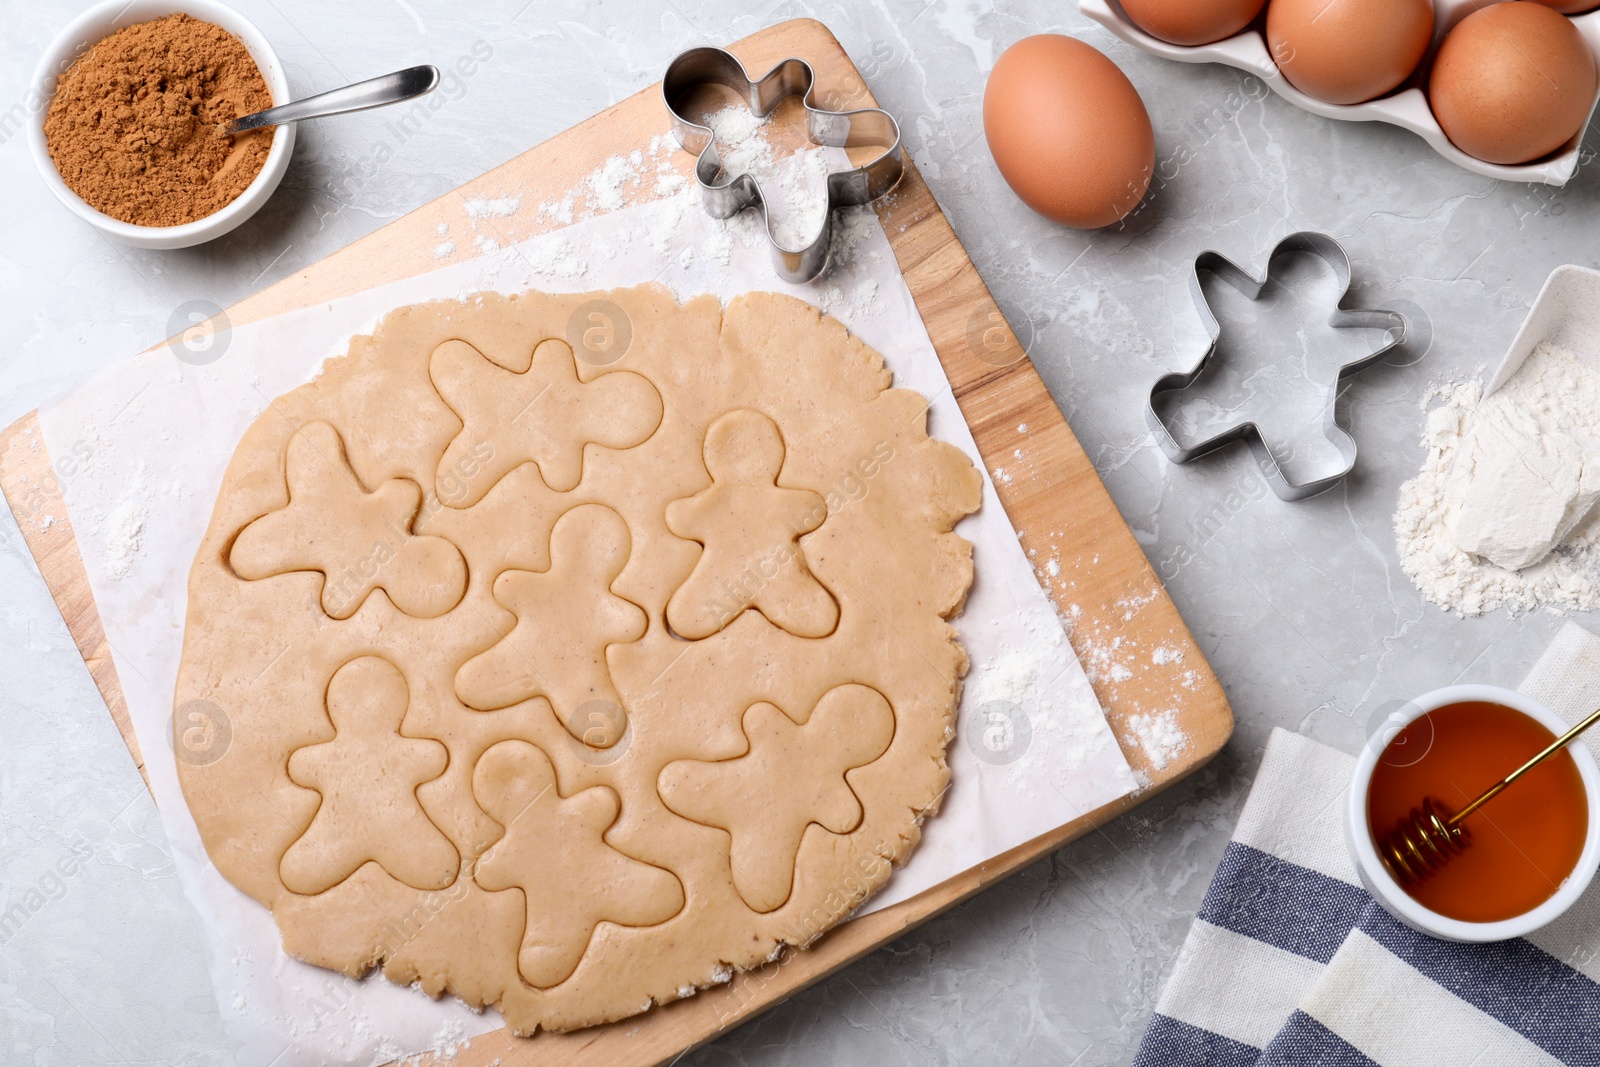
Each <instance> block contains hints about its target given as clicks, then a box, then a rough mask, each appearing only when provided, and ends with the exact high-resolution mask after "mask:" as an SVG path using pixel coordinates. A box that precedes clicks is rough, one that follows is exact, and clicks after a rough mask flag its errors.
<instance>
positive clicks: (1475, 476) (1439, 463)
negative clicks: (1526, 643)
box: [1394, 342, 1600, 615]
mask: <svg viewBox="0 0 1600 1067" xmlns="http://www.w3.org/2000/svg"><path fill="white" fill-rule="evenodd" d="M1483 389H1484V386H1483V382H1481V381H1478V380H1472V381H1465V382H1451V383H1448V384H1445V385H1442V386H1438V387H1436V388H1434V389H1433V390H1431V391H1430V392H1429V393H1428V395H1427V396H1426V397H1424V398H1423V403H1424V405H1427V404H1429V403H1430V402H1432V401H1434V400H1440V401H1442V402H1441V403H1439V404H1438V405H1437V406H1436V407H1433V408H1432V409H1431V410H1430V411H1429V412H1428V422H1427V429H1426V431H1425V433H1424V436H1423V443H1424V444H1425V445H1427V448H1428V457H1427V459H1426V460H1425V461H1424V463H1423V466H1422V472H1421V473H1420V474H1418V475H1417V476H1416V477H1415V478H1413V479H1411V481H1409V482H1407V483H1406V484H1405V485H1403V486H1401V488H1400V503H1399V508H1398V510H1397V511H1396V512H1395V517H1394V526H1395V534H1396V537H1397V539H1398V541H1399V546H1400V565H1401V568H1402V569H1403V570H1404V571H1405V573H1406V575H1407V576H1408V577H1409V578H1410V579H1411V580H1412V581H1413V582H1415V583H1416V585H1417V588H1418V589H1420V590H1422V594H1423V595H1424V596H1425V597H1427V598H1428V599H1429V600H1430V601H1432V602H1433V603H1435V604H1437V605H1439V606H1440V607H1442V608H1446V609H1448V610H1451V611H1454V612H1456V613H1457V614H1459V615H1482V614H1483V613H1485V612H1488V611H1493V610H1494V609H1495V608H1500V607H1503V608H1506V609H1507V610H1508V611H1510V612H1511V613H1512V614H1519V613H1521V612H1525V611H1532V610H1534V609H1536V608H1548V609H1551V610H1555V611H1592V610H1594V609H1595V608H1600V518H1597V512H1596V511H1595V510H1594V509H1593V505H1594V503H1595V501H1596V500H1597V499H1600V373H1597V372H1596V371H1594V370H1591V369H1590V368H1589V367H1587V366H1585V365H1584V364H1583V363H1581V362H1579V360H1578V359H1577V357H1575V356H1574V355H1573V354H1572V353H1571V352H1568V351H1567V350H1566V349H1564V348H1560V347H1558V346H1555V345H1552V344H1549V343H1548V342H1547V343H1544V344H1541V345H1539V347H1538V348H1536V349H1534V351H1533V353H1532V354H1531V355H1530V356H1529V357H1528V361H1527V362H1526V363H1524V364H1523V365H1522V367H1521V368H1520V369H1519V370H1518V371H1517V373H1516V374H1515V375H1514V376H1513V377H1512V378H1511V380H1510V381H1508V382H1507V383H1506V384H1505V385H1504V386H1502V387H1501V388H1500V390H1499V391H1498V392H1496V393H1495V394H1494V395H1492V396H1490V397H1488V398H1485V397H1484V396H1483Z"/></svg>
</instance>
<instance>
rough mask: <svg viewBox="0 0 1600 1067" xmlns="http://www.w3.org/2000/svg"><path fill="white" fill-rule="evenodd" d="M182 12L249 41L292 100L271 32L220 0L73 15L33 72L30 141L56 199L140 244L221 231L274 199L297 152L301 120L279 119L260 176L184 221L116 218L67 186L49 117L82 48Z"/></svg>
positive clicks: (279, 96) (111, 7)
mask: <svg viewBox="0 0 1600 1067" xmlns="http://www.w3.org/2000/svg"><path fill="white" fill-rule="evenodd" d="M175 14H185V15H191V16H193V17H194V18H197V19H201V20H202V21H205V22H210V23H213V24H215V25H217V26H221V27H222V28H223V29H225V30H227V31H228V32H229V33H231V34H233V35H234V36H235V37H237V38H239V40H241V41H243V42H244V46H245V48H247V49H249V51H250V56H251V58H253V59H254V60H255V61H256V66H258V67H260V68H261V76H262V77H263V78H265V79H266V82H267V89H268V90H269V91H270V92H271V93H272V102H273V105H274V106H276V105H278V104H284V103H287V102H288V101H289V79H288V78H287V77H285V76H284V73H283V65H282V64H281V63H279V62H278V56H277V54H276V53H275V52H273V50H272V46H271V45H269V44H268V43H267V39H266V38H265V37H263V36H262V35H261V31H260V30H258V29H256V28H255V26H254V25H253V24H252V23H251V22H250V21H249V20H248V19H246V18H245V17H244V16H243V15H241V14H239V13H238V12H237V11H235V10H233V8H231V7H228V6H226V5H224V4H219V3H217V2H216V0H132V2H131V3H130V2H128V0H106V2H104V3H100V4H96V5H95V6H94V7H91V8H90V9H89V10H87V11H85V12H84V13H83V14H81V15H79V16H78V17H77V18H75V19H73V20H72V22H70V23H69V24H68V25H67V28H66V29H64V30H62V31H61V33H60V35H59V36H57V37H56V39H55V40H54V41H52V42H51V44H50V47H49V48H48V49H46V50H45V53H44V55H43V56H41V57H40V58H39V66H38V67H37V68H36V69H35V70H34V73H33V89H34V92H35V93H37V94H38V96H36V97H35V99H39V100H42V101H43V103H42V104H41V105H40V106H39V109H38V111H37V112H36V113H35V114H33V115H32V116H30V117H29V120H28V148H29V150H30V151H31V152H32V153H33V163H34V166H35V167H37V168H38V169H39V176H40V177H42V178H43V179H44V183H45V184H46V185H48V186H49V187H50V191H51V192H52V193H54V194H55V196H56V199H57V200H59V201H61V202H62V203H63V204H65V205H66V206H67V208H68V209H69V210H71V211H72V212H73V214H75V215H77V216H78V217H79V218H81V219H83V220H84V221H85V222H87V223H89V224H90V225H91V226H93V227H95V228H96V229H98V230H99V231H100V232H102V233H104V234H105V235H106V236H107V237H110V238H112V239H113V240H116V241H121V242H122V243H123V244H130V245H137V246H138V247H140V248H187V247H189V246H190V245H197V244H200V243H201V242H204V241H209V240H211V239H212V238H215V237H221V236H222V235H223V234H225V233H227V232H228V231H229V230H232V229H233V228H234V227H236V226H238V225H239V224H240V223H242V222H244V220H245V219H248V218H249V217H250V216H251V215H253V214H255V213H256V211H257V210H258V209H259V208H260V207H261V205H262V204H264V203H266V202H267V198H268V197H269V196H271V195H272V191H273V190H274V189H276V188H277V187H278V182H279V181H281V180H282V179H283V174H284V171H286V170H288V168H289V155H290V153H292V152H293V151H294V125H293V124H292V123H291V124H290V125H287V126H279V127H278V128H277V132H276V133H274V134H273V138H272V149H271V150H270V151H269V152H268V153H267V161H266V163H265V164H264V165H263V166H262V168H261V173H260V174H257V175H256V178H255V181H253V182H251V183H250V184H249V185H248V186H247V187H246V188H245V190H244V192H242V193H240V194H239V195H238V196H237V197H236V198H234V200H233V201H232V202H231V203H229V204H228V205H227V206H226V207H224V208H222V209H221V210H220V211H217V212H214V213H212V214H210V215H207V216H206V217H205V218H203V219H197V220H195V221H194V222H187V223H184V224H183V225H182V226H135V225H133V224H132V223H128V222H123V221H121V220H120V219H114V218H112V217H111V216H109V215H106V214H104V213H102V212H100V211H97V210H95V209H94V208H92V207H90V206H89V205H88V204H87V203H86V202H85V201H84V199H83V198H82V197H81V196H79V195H78V194H77V193H75V192H73V191H72V190H71V189H69V188H68V187H67V183H66V182H64V181H62V180H61V173H60V172H59V171H57V170H56V165H55V161H54V160H52V159H51V158H50V151H49V149H48V148H47V147H46V145H45V139H44V120H45V116H46V115H47V114H48V113H49V109H50V104H49V101H50V98H51V97H52V96H54V95H55V90H56V81H57V79H58V78H60V77H61V75H62V74H63V73H65V72H66V70H67V68H69V67H70V66H72V64H73V62H74V61H75V60H76V59H77V58H78V57H79V56H80V55H82V54H83V53H84V52H86V51H88V49H89V46H90V45H92V44H94V43H95V42H97V41H99V40H100V39H101V38H103V37H105V36H106V35H107V34H109V33H111V32H112V31H114V30H119V29H121V28H122V27H124V26H131V25H133V24H134V23H137V22H149V21H150V20H151V19H158V18H161V17H162V16H164V15H175Z"/></svg>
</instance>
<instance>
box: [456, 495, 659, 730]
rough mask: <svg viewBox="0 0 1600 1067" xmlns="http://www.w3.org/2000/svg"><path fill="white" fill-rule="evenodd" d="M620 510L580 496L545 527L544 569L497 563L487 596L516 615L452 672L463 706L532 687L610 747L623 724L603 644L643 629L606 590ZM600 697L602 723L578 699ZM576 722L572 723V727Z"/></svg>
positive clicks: (520, 696)
mask: <svg viewBox="0 0 1600 1067" xmlns="http://www.w3.org/2000/svg"><path fill="white" fill-rule="evenodd" d="M632 547H633V539H632V536H631V535H630V534H629V532H628V524H627V523H626V522H624V521H623V519H622V516H621V515H618V514H617V513H616V512H615V511H612V510H611V509H610V508H608V507H606V506H604V505H603V504H583V505H580V506H578V507H575V508H573V509H572V510H571V511H569V512H567V513H566V514H564V515H562V516H561V518H559V519H557V520H556V524H555V526H554V527H553V528H552V529H551V530H550V569H549V570H547V571H524V570H507V571H501V572H500V574H499V576H498V577H496V578H495V580H494V598H495V600H497V601H499V602H500V604H501V605H502V606H503V607H505V608H506V609H507V610H508V611H510V612H511V613H512V614H513V615H515V616H516V617H517V624H516V626H515V627H513V628H512V630H511V632H510V633H509V634H506V635H504V637H503V638H502V639H501V640H500V641H499V642H498V643H497V644H495V645H494V646H493V647H491V648H490V649H488V651H486V652H483V653H480V654H479V655H477V656H474V657H473V658H472V659H469V660H468V661H467V662H466V663H465V664H463V665H462V667H461V669H460V670H459V671H457V672H456V696H458V697H459V698H460V699H461V702H462V703H463V704H465V705H467V706H468V707H469V708H476V709H477V710H479V711H498V710H499V709H500V708H507V707H510V706H511V705H513V704H517V703H521V702H522V701H524V700H528V699H530V698H532V697H535V696H544V697H546V698H548V699H549V701H550V704H551V706H552V707H553V708H554V709H555V713H556V717H557V718H559V719H560V720H561V722H562V724H563V725H565V726H566V727H567V730H568V731H569V732H570V733H572V735H573V736H574V737H576V738H577V739H578V740H579V741H582V742H583V743H584V744H587V745H590V746H591V747H594V748H610V747H611V746H612V745H614V744H616V743H617V741H618V740H620V739H621V737H622V734H623V733H624V732H625V731H626V729H627V716H626V714H625V713H624V712H623V710H622V698H621V696H619V695H618V693H617V691H616V688H615V686H613V685H612V683H611V670H610V668H609V666H608V665H607V664H606V646H607V645H613V644H626V643H628V642H631V641H637V640H639V638H641V637H643V636H644V632H645V627H646V626H647V625H648V622H649V617H648V616H647V615H646V614H645V612H644V609H643V608H641V607H639V606H638V605H636V604H634V603H633V602H632V601H628V600H624V599H623V598H622V597H620V596H617V595H616V594H615V593H613V592H612V591H611V583H612V582H614V581H615V580H616V578H617V575H619V574H621V573H622V569H623V567H625V566H626V565H627V563H628V555H629V553H630V552H631V551H632ZM593 701H604V702H605V704H606V705H607V706H608V712H609V713H608V714H607V715H605V716H602V717H601V718H604V719H605V720H606V721H607V722H608V723H609V729H596V728H594V727H593V725H592V723H591V725H590V726H589V728H587V729H585V728H584V724H585V723H586V722H591V720H592V718H593V717H591V716H587V715H584V714H582V713H580V711H579V709H580V708H583V707H584V705H586V704H589V703H591V702H593ZM580 731H581V732H580Z"/></svg>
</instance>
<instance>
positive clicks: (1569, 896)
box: [1345, 685, 1600, 941]
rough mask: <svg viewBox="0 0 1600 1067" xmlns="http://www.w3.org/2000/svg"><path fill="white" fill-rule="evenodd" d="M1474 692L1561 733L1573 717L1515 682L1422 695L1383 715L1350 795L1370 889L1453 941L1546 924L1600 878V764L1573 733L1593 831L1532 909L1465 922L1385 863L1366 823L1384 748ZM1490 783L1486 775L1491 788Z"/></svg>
mask: <svg viewBox="0 0 1600 1067" xmlns="http://www.w3.org/2000/svg"><path fill="white" fill-rule="evenodd" d="M1472 700H1479V701H1485V702H1488V703H1491V704H1503V705H1505V706H1506V707H1508V708H1515V709H1516V710H1517V711H1520V712H1522V713H1523V714H1524V715H1527V716H1528V717H1529V718H1532V719H1537V720H1538V721H1539V722H1541V723H1543V724H1544V725H1545V727H1546V728H1547V729H1549V730H1550V731H1551V732H1553V733H1554V734H1556V736H1558V737H1559V736H1560V735H1562V734H1564V733H1566V732H1567V730H1569V729H1570V728H1571V725H1570V724H1569V723H1567V722H1565V721H1563V720H1562V719H1561V718H1560V717H1559V716H1557V715H1556V713H1555V712H1553V711H1551V710H1550V709H1549V708H1546V707H1545V706H1544V705H1542V704H1539V703H1537V702H1536V701H1533V700H1529V699H1528V698H1527V697H1525V696H1523V695H1522V694H1521V693H1518V692H1515V691H1514V690H1510V689H1501V688H1500V687H1499V686H1493V685H1452V686H1449V687H1448V688H1445V689H1435V690H1434V691H1433V692H1431V693H1428V694H1427V695H1425V696H1421V697H1418V698H1417V699H1416V700H1413V701H1411V702H1410V703H1409V704H1407V705H1406V706H1405V707H1404V708H1401V709H1400V710H1399V711H1397V712H1395V713H1394V714H1393V715H1391V716H1390V717H1389V718H1388V720H1387V721H1385V722H1384V724H1383V727H1382V728H1381V730H1380V732H1379V734H1378V735H1377V736H1376V737H1374V738H1373V739H1372V740H1371V741H1370V742H1369V743H1368V744H1367V746H1366V748H1364V749H1362V752H1361V758H1360V759H1359V760H1358V761H1357V762H1356V773H1355V777H1354V778H1353V779H1352V780H1351V782H1350V791H1349V793H1348V794H1347V796H1346V801H1345V842H1346V844H1348V845H1349V847H1350V854H1351V856H1353V857H1354V858H1355V861H1356V870H1357V871H1358V872H1359V873H1360V876H1361V884H1362V885H1363V886H1364V887H1366V890H1367V892H1369V893H1371V894H1372V896H1373V897H1374V898H1375V899H1376V900H1377V901H1378V903H1379V904H1382V905H1383V907H1384V909H1385V910H1386V911H1388V912H1389V914H1390V915H1393V916H1394V917H1395V918H1396V919H1399V920H1400V921H1401V922H1403V923H1405V924H1406V925H1407V926H1409V927H1411V928H1412V929H1413V930H1420V931H1422V932H1423V933H1425V934H1431V935H1432V936H1434V937H1438V938H1442V939H1444V940H1446V941H1505V940H1507V939H1509V938H1513V937H1521V936H1523V935H1524V934H1529V933H1532V932H1533V931H1535V930H1537V929H1539V928H1540V927H1541V926H1545V925H1547V924H1549V923H1551V922H1554V921H1555V920H1556V918H1557V917H1559V916H1560V915H1561V914H1562V913H1563V912H1565V911H1566V910H1567V909H1568V908H1570V907H1572V905H1573V904H1574V903H1576V902H1577V900H1578V898H1579V897H1581V896H1583V893H1584V891H1585V890H1586V889H1588V888H1589V883H1590V882H1591V881H1593V880H1594V876H1595V870H1596V868H1597V867H1600V767H1596V765H1595V760H1594V756H1593V755H1592V754H1590V752H1589V749H1588V747H1587V746H1585V745H1584V744H1583V743H1582V742H1581V741H1574V742H1573V743H1572V744H1571V745H1569V746H1568V751H1570V752H1571V753H1572V758H1573V761H1574V762H1575V763H1577V765H1578V774H1579V775H1580V776H1581V777H1582V778H1583V788H1584V792H1585V793H1586V794H1587V795H1588V798H1589V834H1588V837H1587V838H1586V839H1585V840H1584V845H1583V854H1582V855H1581V856H1579V857H1578V866H1577V867H1576V868H1575V869H1574V870H1573V872H1572V874H1571V875H1570V876H1569V877H1568V878H1567V880H1566V881H1565V882H1563V883H1561V888H1560V889H1558V890H1556V892H1555V895H1554V896H1552V897H1551V898H1550V899H1549V900H1547V901H1545V902H1544V903H1543V904H1541V905H1539V906H1538V907H1537V908H1534V909H1533V910H1532V911H1530V912H1528V913H1527V914H1525V915H1519V916H1517V917H1516V918H1514V919H1505V920H1503V921H1501V922H1493V923H1473V922H1463V921H1461V920H1460V919H1452V918H1449V917H1448V916H1445V915H1440V914H1439V913H1438V912H1436V911H1433V910H1432V909H1431V908H1425V907H1423V906H1422V905H1421V904H1419V903H1418V902H1417V901H1416V899H1415V898H1413V897H1412V896H1411V895H1410V894H1409V893H1407V892H1406V891H1405V890H1404V889H1401V888H1400V885H1399V883H1398V882H1396V881H1395V880H1394V878H1393V877H1392V876H1391V875H1390V874H1389V870H1388V868H1386V867H1385V866H1384V865H1383V861H1382V860H1381V859H1379V858H1378V849H1377V845H1376V844H1375V843H1374V841H1373V839H1372V830H1371V827H1370V826H1369V825H1368V823H1367V788H1368V787H1369V786H1370V785H1371V784H1372V771H1373V768H1375V767H1376V766H1377V765H1378V757H1379V756H1381V755H1382V754H1383V749H1384V747H1385V746H1386V745H1387V744H1388V743H1389V741H1390V740H1392V739H1393V738H1394V735H1395V734H1396V733H1398V732H1399V731H1400V730H1401V729H1402V728H1404V727H1405V726H1406V725H1408V724H1409V723H1410V722H1411V721H1412V720H1414V719H1418V718H1421V717H1422V716H1423V715H1425V714H1426V713H1428V712H1430V711H1434V710H1436V709H1438V708H1442V707H1444V706H1445V705H1447V704H1459V703H1462V702H1464V701H1472ZM1515 769H1516V768H1515V767H1507V768H1506V771H1507V773H1509V772H1511V771H1513V770H1515ZM1489 784H1490V783H1488V782H1485V783H1484V786H1485V788H1487V787H1488V785H1489ZM1513 788H1515V787H1513ZM1418 799H1421V798H1418Z"/></svg>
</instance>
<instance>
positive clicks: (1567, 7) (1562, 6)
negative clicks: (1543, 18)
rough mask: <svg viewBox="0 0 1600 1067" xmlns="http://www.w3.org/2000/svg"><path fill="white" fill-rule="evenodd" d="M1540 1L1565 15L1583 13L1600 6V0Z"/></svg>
mask: <svg viewBox="0 0 1600 1067" xmlns="http://www.w3.org/2000/svg"><path fill="white" fill-rule="evenodd" d="M1539 3H1541V4H1543V5H1544V6H1545V7H1548V8H1551V9H1553V10H1555V11H1559V12H1561V13H1562V14H1563V15H1581V14H1583V13H1584V12H1585V11H1593V10H1594V9H1595V8H1597V7H1600V0H1539Z"/></svg>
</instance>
